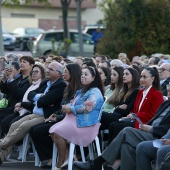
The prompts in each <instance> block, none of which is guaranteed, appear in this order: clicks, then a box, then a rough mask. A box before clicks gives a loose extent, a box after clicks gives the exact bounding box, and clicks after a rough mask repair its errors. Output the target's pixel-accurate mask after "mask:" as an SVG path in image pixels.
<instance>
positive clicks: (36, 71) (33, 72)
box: [31, 70, 39, 74]
mask: <svg viewBox="0 0 170 170" xmlns="http://www.w3.org/2000/svg"><path fill="white" fill-rule="evenodd" d="M38 72H39V71H38V70H34V71H31V74H37V73H38Z"/></svg>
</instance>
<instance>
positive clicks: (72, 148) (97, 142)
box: [52, 136, 101, 170]
mask: <svg viewBox="0 0 170 170" xmlns="http://www.w3.org/2000/svg"><path fill="white" fill-rule="evenodd" d="M94 142H95V144H96V148H97V155H98V156H100V155H101V151H100V144H99V138H98V137H97V136H96V138H95V140H94ZM74 149H75V144H73V143H70V148H69V161H68V170H72V166H73V157H74ZM88 150H89V155H90V159H91V160H93V159H94V152H93V147H92V143H91V144H90V145H89V146H88ZM80 152H81V157H82V161H83V162H85V156H84V150H83V146H80ZM56 159H57V147H56V145H55V143H53V157H52V169H54V168H55V166H56Z"/></svg>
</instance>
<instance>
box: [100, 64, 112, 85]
mask: <svg viewBox="0 0 170 170" xmlns="http://www.w3.org/2000/svg"><path fill="white" fill-rule="evenodd" d="M98 69H101V70H102V71H103V72H104V74H105V76H106V80H105V82H104V86H107V85H109V84H110V77H111V70H110V68H107V67H99V68H98Z"/></svg>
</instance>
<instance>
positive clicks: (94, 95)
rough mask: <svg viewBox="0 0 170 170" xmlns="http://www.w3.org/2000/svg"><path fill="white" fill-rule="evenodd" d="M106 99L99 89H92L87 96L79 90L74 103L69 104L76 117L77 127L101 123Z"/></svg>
mask: <svg viewBox="0 0 170 170" xmlns="http://www.w3.org/2000/svg"><path fill="white" fill-rule="evenodd" d="M103 102H104V99H103V96H102V94H101V92H100V90H99V89H98V88H91V89H90V90H88V91H87V92H86V93H85V94H83V93H82V90H77V92H76V94H75V96H74V99H73V101H72V102H71V103H70V104H68V105H69V106H70V109H71V111H72V112H73V113H74V114H75V115H76V119H77V126H78V127H86V126H92V125H95V124H97V123H98V122H100V118H101V107H102V105H103Z"/></svg>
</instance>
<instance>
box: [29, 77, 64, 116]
mask: <svg viewBox="0 0 170 170" xmlns="http://www.w3.org/2000/svg"><path fill="white" fill-rule="evenodd" d="M47 82H48V80H44V81H42V82H41V84H40V86H39V87H38V88H37V89H36V90H33V91H31V92H29V94H28V100H29V101H31V102H33V98H34V97H35V95H36V94H39V93H44V91H45V89H46V88H47ZM65 87H66V83H65V81H64V80H63V78H59V79H58V80H57V81H56V82H54V83H53V84H52V86H51V87H50V88H49V90H48V91H47V92H46V94H45V95H43V96H42V97H40V99H39V100H38V101H37V106H38V107H39V108H43V111H44V117H45V118H48V117H49V116H50V115H51V114H52V113H54V112H56V111H57V110H59V109H60V104H61V101H62V97H63V93H64V89H65Z"/></svg>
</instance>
